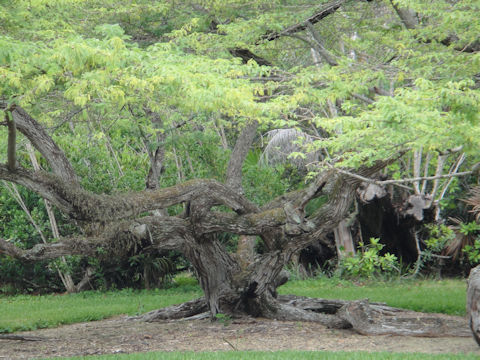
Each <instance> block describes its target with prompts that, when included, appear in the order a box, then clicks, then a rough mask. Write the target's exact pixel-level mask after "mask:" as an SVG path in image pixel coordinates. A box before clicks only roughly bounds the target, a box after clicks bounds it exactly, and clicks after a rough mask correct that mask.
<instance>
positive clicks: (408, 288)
mask: <svg viewBox="0 0 480 360" xmlns="http://www.w3.org/2000/svg"><path fill="white" fill-rule="evenodd" d="M278 290H279V293H280V294H295V295H302V296H309V297H319V298H326V299H344V300H357V299H365V298H368V299H369V300H370V301H378V302H385V303H387V304H388V305H389V306H393V307H399V308H405V309H411V310H415V311H421V312H436V313H444V314H450V315H460V316H463V315H465V313H466V310H465V304H466V292H467V282H466V280H463V279H448V280H393V281H388V282H385V281H373V280H370V281H368V282H367V283H356V282H351V281H346V280H340V279H335V278H333V279H329V278H325V277H324V278H316V279H308V280H302V281H291V282H288V283H286V284H285V285H283V286H282V287H280V288H279V289H278Z"/></svg>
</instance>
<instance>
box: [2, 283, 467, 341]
mask: <svg viewBox="0 0 480 360" xmlns="http://www.w3.org/2000/svg"><path fill="white" fill-rule="evenodd" d="M279 292H280V293H282V294H296V295H303V296H311V297H323V298H338V299H347V300H351V299H364V298H369V299H370V300H371V301H380V302H386V303H387V304H388V305H390V306H394V307H402V308H406V309H412V310H416V311H424V312H443V313H447V314H454V315H464V314H465V293H466V282H465V280H441V281H434V280H418V281H401V280H396V281H392V282H381V281H379V282H375V281H369V282H368V283H365V284H362V285H359V284H358V283H354V282H349V281H345V280H338V279H327V278H318V279H309V280H301V281H291V282H289V283H287V284H285V285H284V286H282V287H281V288H279ZM200 295H201V290H200V288H199V287H198V285H192V284H191V283H186V284H182V285H181V286H178V287H176V288H170V289H166V290H143V291H133V290H122V291H109V292H99V291H91V292H84V293H80V294H72V295H45V296H27V295H20V296H0V333H2V332H3V333H9V332H14V331H21V330H33V329H37V328H45V327H55V326H57V325H60V324H71V323H75V322H82V321H90V320H100V319H104V318H108V317H112V316H115V315H120V314H129V315H135V314H140V313H144V312H147V311H150V310H153V309H157V308H161V307H165V306H168V305H172V304H177V303H181V302H184V301H187V300H191V299H193V298H196V297H198V296H200Z"/></svg>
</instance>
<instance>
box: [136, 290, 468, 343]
mask: <svg viewBox="0 0 480 360" xmlns="http://www.w3.org/2000/svg"><path fill="white" fill-rule="evenodd" d="M266 304H268V306H267V305H266ZM266 306H267V308H266V309H264V307H266ZM206 309H207V302H206V300H205V298H200V299H196V300H192V301H189V302H186V303H183V304H181V305H173V306H169V307H166V308H164V309H160V310H154V311H151V312H148V313H146V314H143V315H141V316H134V317H129V318H128V319H129V320H140V321H162V320H170V319H185V318H186V319H196V318H200V317H203V316H204V312H205V311H206ZM257 311H258V312H261V313H262V315H263V316H267V317H269V318H274V319H277V320H287V321H311V322H319V323H321V324H323V325H325V326H327V327H329V328H333V329H349V328H351V329H353V330H354V331H356V332H357V333H359V334H362V335H398V336H417V337H444V336H458V337H468V336H470V332H469V330H468V325H467V321H466V320H464V319H461V318H458V317H454V316H448V315H443V314H424V313H417V312H414V311H410V310H404V309H399V308H393V307H390V306H387V305H385V304H384V303H375V302H372V303H370V302H369V301H368V300H356V301H345V300H330V299H314V298H308V297H302V296H295V295H280V296H278V298H277V299H276V300H274V301H272V300H270V301H263V302H262V304H261V306H260V307H259V308H257Z"/></svg>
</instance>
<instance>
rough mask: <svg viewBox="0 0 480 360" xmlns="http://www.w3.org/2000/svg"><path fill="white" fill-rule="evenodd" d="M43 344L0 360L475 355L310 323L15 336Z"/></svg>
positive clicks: (114, 326) (465, 345)
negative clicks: (165, 354) (170, 354)
mask: <svg viewBox="0 0 480 360" xmlns="http://www.w3.org/2000/svg"><path fill="white" fill-rule="evenodd" d="M17 335H29V336H39V337H42V338H44V340H43V341H35V342H31V341H17V340H0V359H12V360H13V359H38V358H45V357H55V356H82V355H83V356H85V355H93V354H115V353H131V352H146V351H174V350H180V351H182V350H183V351H190V350H191V351H233V350H287V349H295V350H317V351H322V350H337V351H340V350H341V351H358V350H362V351H391V352H423V353H432V354H437V353H471V352H473V353H475V354H478V355H479V356H480V348H479V347H478V346H477V344H476V343H475V342H474V340H473V339H472V338H461V337H442V338H418V337H404V336H375V337H371V336H362V335H358V334H356V333H354V332H353V331H351V330H331V329H326V328H325V327H323V326H321V325H319V324H315V323H301V322H285V321H274V320H267V319H242V320H238V321H233V322H231V323H230V324H227V325H225V324H222V323H212V322H210V321H209V320H195V321H165V322H156V323H145V322H139V321H127V320H125V318H124V317H118V318H114V319H108V320H103V321H95V322H88V323H79V324H73V325H65V326H61V327H58V328H55V329H43V330H37V331H28V332H23V333H17Z"/></svg>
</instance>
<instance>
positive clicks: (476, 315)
mask: <svg viewBox="0 0 480 360" xmlns="http://www.w3.org/2000/svg"><path fill="white" fill-rule="evenodd" d="M479 309H480V265H479V266H477V267H475V268H473V269H472V270H471V271H470V276H469V277H468V289H467V316H468V320H469V323H470V329H471V330H472V335H473V338H474V339H475V341H476V342H477V344H478V345H480V311H479Z"/></svg>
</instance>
